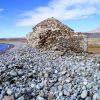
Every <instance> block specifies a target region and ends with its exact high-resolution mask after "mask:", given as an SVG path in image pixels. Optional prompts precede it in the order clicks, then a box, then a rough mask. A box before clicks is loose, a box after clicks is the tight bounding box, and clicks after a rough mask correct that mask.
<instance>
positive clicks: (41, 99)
mask: <svg viewBox="0 0 100 100" xmlns="http://www.w3.org/2000/svg"><path fill="white" fill-rule="evenodd" d="M37 100H45V99H44V98H43V97H41V96H37Z"/></svg>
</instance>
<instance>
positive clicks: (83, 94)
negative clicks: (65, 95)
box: [81, 90, 87, 98]
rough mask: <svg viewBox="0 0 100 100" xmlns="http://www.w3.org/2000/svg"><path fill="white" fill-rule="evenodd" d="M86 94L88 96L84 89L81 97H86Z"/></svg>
mask: <svg viewBox="0 0 100 100" xmlns="http://www.w3.org/2000/svg"><path fill="white" fill-rule="evenodd" d="M86 96H87V91H86V90H84V91H82V93H81V97H82V98H85V97H86Z"/></svg>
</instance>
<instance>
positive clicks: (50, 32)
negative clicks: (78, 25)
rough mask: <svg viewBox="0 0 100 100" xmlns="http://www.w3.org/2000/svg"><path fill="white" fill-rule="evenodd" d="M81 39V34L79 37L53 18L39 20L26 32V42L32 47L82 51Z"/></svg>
mask: <svg viewBox="0 0 100 100" xmlns="http://www.w3.org/2000/svg"><path fill="white" fill-rule="evenodd" d="M82 39H83V37H82V36H81V38H79V37H78V34H77V33H75V32H74V30H73V29H71V28H69V27H68V26H66V25H64V24H62V23H61V22H60V21H58V20H56V19H55V18H48V19H46V20H44V21H42V22H40V23H39V24H37V25H36V26H35V27H33V32H30V33H29V34H27V40H28V44H29V45H31V46H32V47H40V48H45V49H54V50H59V51H68V50H71V51H78V52H80V51H83V50H84V49H83V48H82V47H81V46H80V42H81V41H82Z"/></svg>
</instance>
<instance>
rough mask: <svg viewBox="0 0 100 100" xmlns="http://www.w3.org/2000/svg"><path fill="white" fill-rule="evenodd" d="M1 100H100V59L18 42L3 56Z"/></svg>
mask: <svg viewBox="0 0 100 100" xmlns="http://www.w3.org/2000/svg"><path fill="white" fill-rule="evenodd" d="M0 100H100V56H89V55H88V54H75V53H71V54H68V53H66V54H64V55H62V53H61V52H54V51H42V50H40V49H36V48H30V47H28V46H27V45H26V44H23V43H22V44H21V43H20V44H17V43H16V44H15V47H14V48H12V49H10V50H8V51H6V53H4V54H2V55H0Z"/></svg>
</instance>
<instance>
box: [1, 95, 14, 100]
mask: <svg viewBox="0 0 100 100" xmlns="http://www.w3.org/2000/svg"><path fill="white" fill-rule="evenodd" d="M3 100H14V98H13V97H12V96H4V98H3Z"/></svg>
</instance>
